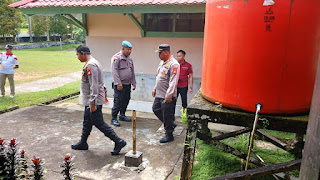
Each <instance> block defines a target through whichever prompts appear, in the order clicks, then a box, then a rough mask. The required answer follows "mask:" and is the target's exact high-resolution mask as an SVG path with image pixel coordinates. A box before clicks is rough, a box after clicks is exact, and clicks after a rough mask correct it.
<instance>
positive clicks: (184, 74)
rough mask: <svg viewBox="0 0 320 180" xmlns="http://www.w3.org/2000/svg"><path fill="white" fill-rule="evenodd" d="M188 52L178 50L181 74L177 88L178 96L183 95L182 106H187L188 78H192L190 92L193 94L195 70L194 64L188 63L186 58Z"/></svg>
mask: <svg viewBox="0 0 320 180" xmlns="http://www.w3.org/2000/svg"><path fill="white" fill-rule="evenodd" d="M185 55H186V52H185V51H183V50H179V51H178V52H177V59H178V62H179V64H180V76H179V81H178V86H177V87H178V88H177V98H178V97H179V94H180V95H181V101H182V107H183V108H184V109H185V108H187V93H188V80H189V79H190V87H189V93H190V94H192V86H193V72H192V65H191V64H190V63H188V62H187V61H186V60H185V59H184V58H185Z"/></svg>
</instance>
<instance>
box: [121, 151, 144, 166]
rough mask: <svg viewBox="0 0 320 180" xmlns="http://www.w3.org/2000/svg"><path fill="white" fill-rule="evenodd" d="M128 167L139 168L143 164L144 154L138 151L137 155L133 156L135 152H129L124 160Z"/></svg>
mask: <svg viewBox="0 0 320 180" xmlns="http://www.w3.org/2000/svg"><path fill="white" fill-rule="evenodd" d="M124 162H125V165H126V166H134V167H138V166H139V165H140V164H141V163H142V152H139V151H137V152H136V154H133V151H132V150H131V151H129V152H128V153H127V154H126V155H125V159H124Z"/></svg>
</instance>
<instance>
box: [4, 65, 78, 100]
mask: <svg viewBox="0 0 320 180" xmlns="http://www.w3.org/2000/svg"><path fill="white" fill-rule="evenodd" d="M80 79H81V71H77V72H73V73H68V74H63V75H60V76H56V77H51V78H46V79H39V80H36V81H31V82H26V83H21V84H16V88H15V89H16V94H19V93H26V92H39V91H46V90H50V89H54V88H57V87H61V86H63V85H65V84H68V83H71V82H74V81H78V80H80ZM7 84H9V82H7ZM9 93H10V87H9V86H6V94H7V95H9Z"/></svg>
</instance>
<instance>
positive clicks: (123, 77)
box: [111, 41, 136, 126]
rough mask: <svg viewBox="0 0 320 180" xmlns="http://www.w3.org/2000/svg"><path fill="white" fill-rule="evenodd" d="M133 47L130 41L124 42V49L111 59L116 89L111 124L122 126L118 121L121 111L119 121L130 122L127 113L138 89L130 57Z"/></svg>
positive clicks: (113, 85)
mask: <svg viewBox="0 0 320 180" xmlns="http://www.w3.org/2000/svg"><path fill="white" fill-rule="evenodd" d="M131 49H132V45H131V43H130V42H128V41H123V42H122V49H121V51H120V52H118V53H117V54H115V55H114V56H113V57H112V58H111V70H112V75H113V83H112V87H113V89H114V103H113V107H112V120H111V124H112V125H114V126H120V123H119V121H118V120H117V116H118V113H119V111H120V115H119V120H120V121H125V122H130V121H131V119H129V118H127V117H126V115H125V113H126V110H127V106H128V104H129V101H130V98H131V84H132V86H133V88H132V90H133V91H134V90H135V89H136V77H135V74H134V65H133V61H132V58H131V57H130V54H131Z"/></svg>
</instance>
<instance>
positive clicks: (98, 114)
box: [71, 45, 127, 155]
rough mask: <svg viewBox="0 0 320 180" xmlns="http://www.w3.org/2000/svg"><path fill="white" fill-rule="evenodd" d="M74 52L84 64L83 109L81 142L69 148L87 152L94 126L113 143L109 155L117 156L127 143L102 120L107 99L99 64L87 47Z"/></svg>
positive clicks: (82, 83) (82, 84) (81, 46)
mask: <svg viewBox="0 0 320 180" xmlns="http://www.w3.org/2000/svg"><path fill="white" fill-rule="evenodd" d="M76 51H77V56H78V59H79V60H80V61H81V62H85V65H84V67H83V71H82V81H81V92H82V95H83V104H84V105H85V109H84V120H83V129H82V135H81V140H80V141H79V142H78V143H76V144H72V145H71V148H72V149H75V150H88V148H89V146H88V144H87V139H88V137H89V135H90V132H91V130H92V126H93V125H94V126H96V127H97V128H98V129H99V130H100V131H101V132H102V133H103V134H104V135H105V136H107V137H108V138H110V139H111V140H112V141H114V143H115V147H114V149H113V150H112V151H111V154H112V155H118V154H119V152H120V151H121V149H122V148H123V147H124V146H126V144H127V143H126V141H124V140H122V139H120V138H119V137H118V136H117V134H116V133H115V132H114V130H113V129H112V128H111V127H110V126H109V125H108V124H106V123H105V122H104V120H103V116H102V111H101V109H102V105H103V104H105V103H106V102H108V99H107V95H106V94H107V89H106V87H105V86H104V81H103V72H102V67H101V64H100V63H99V61H97V60H96V59H94V58H93V57H92V56H91V53H90V49H89V48H88V47H87V46H85V45H80V46H79V47H77V49H76Z"/></svg>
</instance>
